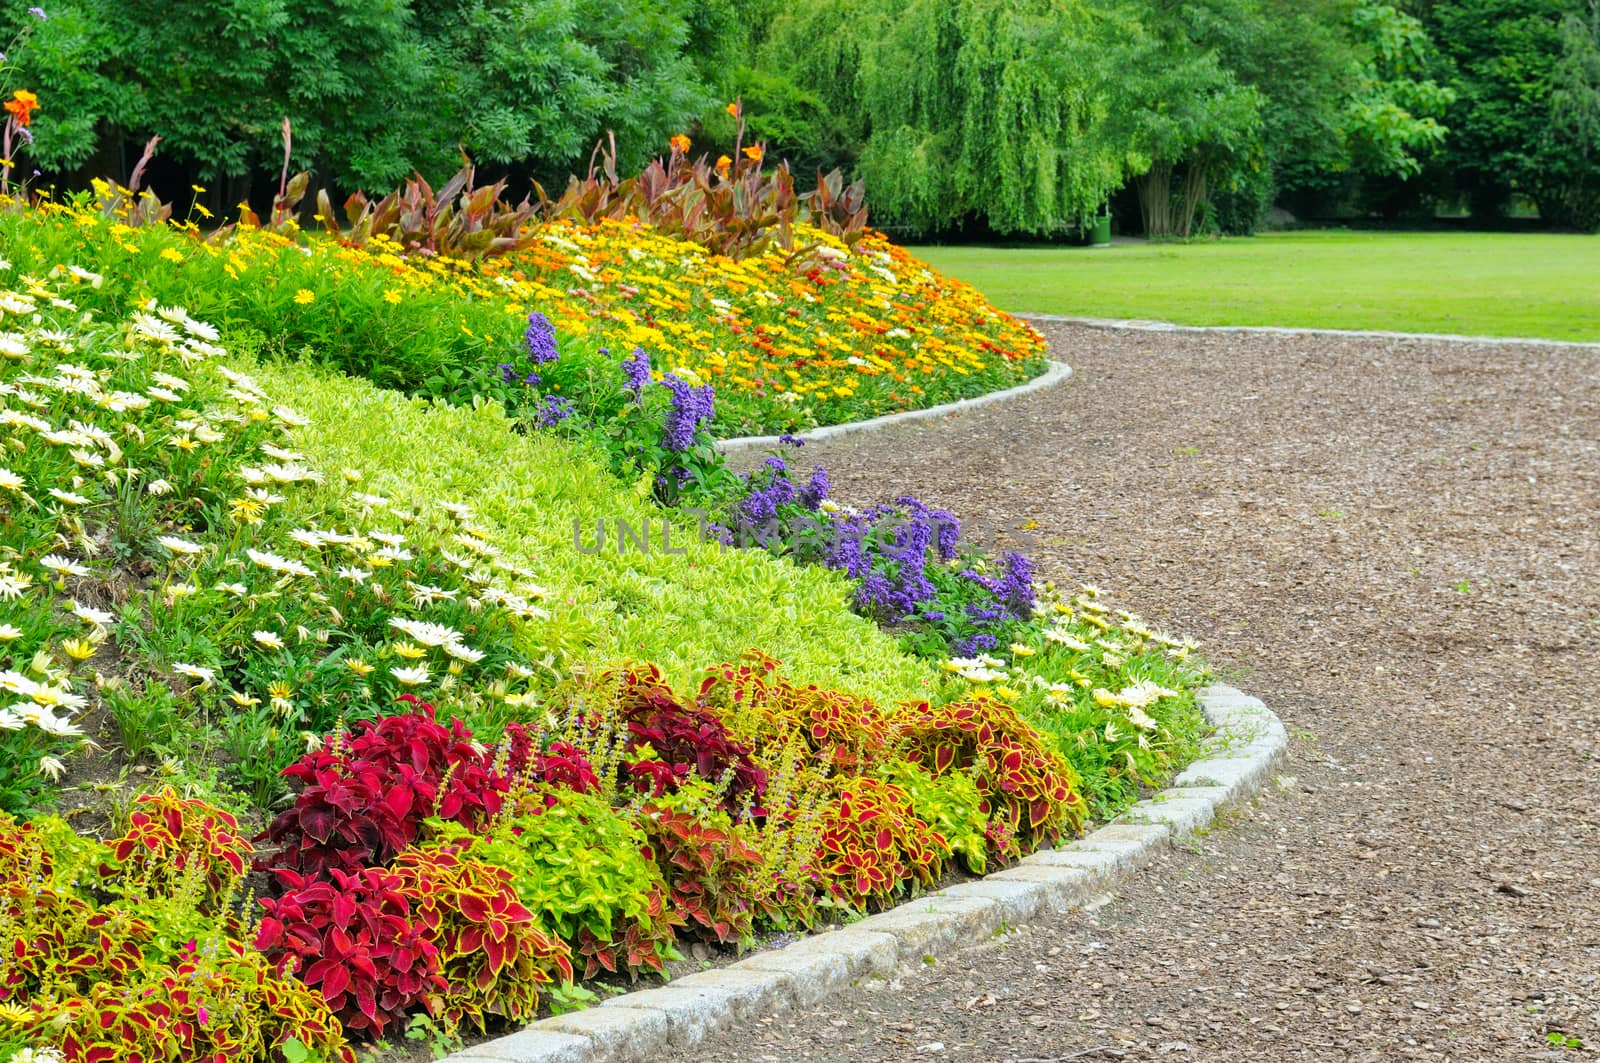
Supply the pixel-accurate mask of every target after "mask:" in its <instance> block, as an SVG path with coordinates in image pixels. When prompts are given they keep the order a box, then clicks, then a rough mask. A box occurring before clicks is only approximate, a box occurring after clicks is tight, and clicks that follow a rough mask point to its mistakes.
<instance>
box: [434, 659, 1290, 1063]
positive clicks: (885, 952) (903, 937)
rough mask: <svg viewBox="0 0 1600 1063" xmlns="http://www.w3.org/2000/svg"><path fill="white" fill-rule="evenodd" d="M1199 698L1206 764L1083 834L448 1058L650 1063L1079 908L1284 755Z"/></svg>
mask: <svg viewBox="0 0 1600 1063" xmlns="http://www.w3.org/2000/svg"><path fill="white" fill-rule="evenodd" d="M1198 700H1199V703H1200V708H1201V711H1202V712H1204V713H1205V716H1206V719H1207V720H1209V721H1210V722H1211V723H1212V724H1213V725H1214V726H1215V727H1216V733H1215V734H1213V735H1212V736H1211V737H1210V738H1209V739H1208V740H1207V742H1206V745H1205V747H1204V749H1203V750H1202V751H1201V758H1200V759H1199V760H1196V761H1195V762H1194V763H1192V764H1190V765H1189V766H1188V768H1186V769H1185V770H1184V771H1183V772H1182V773H1181V774H1180V775H1178V776H1177V777H1176V778H1175V779H1173V781H1172V785H1171V786H1170V787H1168V788H1167V789H1165V790H1163V791H1161V792H1160V793H1158V794H1156V795H1155V796H1154V797H1152V798H1150V799H1149V800H1146V801H1140V802H1139V803H1138V804H1136V805H1134V806H1133V807H1132V808H1130V809H1128V810H1127V811H1126V812H1124V813H1123V814H1122V815H1120V816H1118V817H1117V818H1116V819H1115V820H1113V821H1112V822H1111V823H1109V824H1107V825H1106V826H1104V827H1101V828H1100V829H1099V830H1097V831H1095V832H1094V833H1092V834H1089V835H1086V836H1085V837H1083V838H1080V839H1078V840H1077V841H1075V842H1072V843H1071V844H1069V845H1066V846H1063V847H1062V848H1060V849H1045V850H1040V851H1039V852H1036V853H1033V854H1032V855H1030V856H1026V857H1023V859H1022V860H1021V861H1019V862H1018V864H1017V865H1016V866H1015V867H1011V868H1008V869H1006V870H1004V871H997V872H995V873H994V874H992V875H989V876H987V877H985V878H982V879H977V880H974V881H972V882H963V883H961V884H959V885H956V886H950V887H947V888H945V889H942V890H939V891H938V892H936V893H928V894H924V895H923V896H920V897H917V898H916V899H914V900H910V901H907V902H906V903H904V904H902V905H900V906H899V907H897V908H893V909H890V910H889V911H887V912H883V913H881V914H879V915H874V916H869V917H868V918H866V919H862V920H860V921H859V922H855V923H851V924H850V925H849V926H846V927H843V928H841V929H837V930H828V931H823V932H821V933H818V934H814V935H812V936H810V937H805V938H801V939H800V940H799V941H796V942H794V943H793V944H791V945H789V946H787V947H786V948H782V949H774V950H770V951H767V952H758V953H756V954H754V955H752V956H749V957H747V958H745V959H743V960H740V961H739V962H738V963H734V964H730V965H728V966H726V967H717V968H713V969H711V970H708V971H701V972H699V973H696V974H691V975H686V976H685V977H683V978H677V979H674V980H673V981H671V982H669V983H667V984H666V985H664V986H661V987H659V988H655V989H644V990H640V991H638V992H634V993H624V994H622V995H620V996H616V997H612V998H611V999H609V1000H607V1001H605V1002H604V1003H602V1004H600V1005H599V1006H598V1007H593V1008H589V1009H587V1010H585V1011H579V1012H573V1013H571V1014H568V1015H559V1016H556V1017H555V1018H551V1019H545V1020H543V1021H541V1022H536V1023H534V1024H533V1025H531V1026H529V1027H527V1028H526V1029H523V1030H519V1031H517V1032H516V1033H513V1034H510V1035H508V1036H506V1037H501V1038H499V1039H497V1040H494V1041H487V1042H485V1043H484V1044H481V1045H474V1046H472V1047H471V1048H467V1049H464V1050H463V1051H460V1052H457V1053H456V1054H455V1055H452V1056H449V1057H448V1058H447V1059H446V1061H445V1063H629V1061H633V1060H650V1059H658V1058H660V1057H662V1056H663V1055H666V1054H669V1053H672V1052H676V1051H681V1050H683V1049H686V1048H690V1047H692V1046H694V1045H696V1044H698V1043H699V1042H701V1041H703V1040H704V1039H705V1038H706V1037H707V1036H709V1035H711V1034H713V1033H716V1032H717V1031H719V1030H721V1029H723V1028H725V1027H728V1026H731V1025H734V1024H737V1023H744V1022H749V1021H750V1020H752V1019H754V1018H757V1017H766V1016H769V1015H773V1014H776V1013H779V1012H783V1011H786V1010H791V1009H799V1008H809V1007H812V1006H814V1005H815V1004H817V1003H818V1002H820V1001H822V1000H824V999H826V998H828V997H830V996H833V995H834V994H836V993H840V992H843V991H845V990H847V989H849V988H850V986H851V985H853V984H854V983H856V982H857V981H860V980H861V979H864V978H870V977H885V976H889V975H892V974H893V973H894V972H895V971H896V970H901V969H905V968H909V967H913V966H915V965H918V964H920V963H922V962H923V961H924V960H925V959H926V958H928V957H932V956H937V955H938V954H940V953H948V952H951V951H954V950H955V949H957V948H960V947H961V946H963V945H968V944H972V943H974V942H977V941H981V940H983V939H984V938H986V937H989V936H991V935H993V934H995V933H997V932H999V931H1000V930H1001V929H1003V928H1004V927H1005V926H1015V925H1018V924H1022V923H1026V922H1029V921H1030V920H1033V919H1036V918H1039V917H1041V916H1045V915H1048V914H1050V913H1052V912H1062V911H1069V910H1071V909H1073V908H1076V907H1079V906H1081V905H1083V904H1085V903H1086V902H1088V901H1090V900H1093V899H1095V898H1096V897H1098V896H1100V895H1102V894H1103V893H1104V892H1105V891H1106V888H1107V887H1108V886H1109V885H1112V884H1113V883H1115V882H1116V881H1117V880H1118V879H1121V878H1123V877H1125V876H1127V875H1129V874H1131V873H1132V872H1134V871H1135V870H1137V869H1139V868H1141V867H1143V866H1144V865H1145V864H1147V863H1149V862H1150V861H1151V860H1152V859H1153V858H1154V857H1155V856H1156V854H1157V853H1158V852H1160V851H1161V850H1162V849H1164V848H1166V847H1167V846H1170V845H1172V844H1173V843H1174V842H1176V841H1178V840H1181V839H1183V838H1184V837H1186V836H1188V835H1192V834H1193V833H1194V832H1195V831H1197V830H1199V829H1200V828H1202V827H1204V826H1205V825H1206V824H1208V823H1210V822H1211V821H1212V819H1213V818H1215V816H1216V813H1217V809H1219V808H1221V807H1223V806H1225V805H1229V804H1234V803H1237V802H1239V801H1242V800H1244V799H1245V798H1247V797H1249V796H1250V795H1252V794H1254V793H1256V792H1257V791H1259V790H1260V789H1261V788H1262V787H1263V786H1265V785H1266V782H1267V779H1268V777H1269V776H1270V774H1271V772H1272V769H1273V767H1274V766H1275V765H1276V764H1277V763H1278V762H1279V760H1280V759H1281V758H1282V757H1283V755H1284V751H1285V750H1286V749H1287V747H1288V744H1289V739H1288V734H1287V733H1286V732H1285V731H1284V728H1283V723H1282V722H1281V721H1280V720H1279V719H1278V717H1277V716H1276V715H1274V714H1273V712H1272V711H1271V710H1270V709H1268V708H1267V707H1266V706H1265V705H1264V704H1262V703H1261V702H1260V701H1259V700H1258V699H1256V698H1252V697H1249V696H1247V695H1245V694H1244V693H1242V692H1241V691H1239V690H1236V689H1234V688H1233V687H1228V686H1222V685H1220V684H1219V685H1215V686H1210V687H1207V688H1206V689H1204V690H1202V691H1201V692H1200V694H1199V698H1198Z"/></svg>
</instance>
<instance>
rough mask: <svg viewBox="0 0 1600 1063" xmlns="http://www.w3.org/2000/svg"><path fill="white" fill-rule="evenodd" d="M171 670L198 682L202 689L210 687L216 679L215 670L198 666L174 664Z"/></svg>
mask: <svg viewBox="0 0 1600 1063" xmlns="http://www.w3.org/2000/svg"><path fill="white" fill-rule="evenodd" d="M172 670H173V671H174V672H177V673H178V674H179V675H182V676H188V677H189V678H190V679H198V680H200V685H201V686H203V687H206V686H210V685H211V684H212V683H213V682H214V681H215V680H216V678H217V670H216V669H215V668H203V667H201V666H200V665H198V664H174V665H173V666H172Z"/></svg>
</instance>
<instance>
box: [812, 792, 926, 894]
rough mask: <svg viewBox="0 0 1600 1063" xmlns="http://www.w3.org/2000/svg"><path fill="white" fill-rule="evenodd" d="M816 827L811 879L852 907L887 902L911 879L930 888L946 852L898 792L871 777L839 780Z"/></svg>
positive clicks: (906, 799) (909, 799)
mask: <svg viewBox="0 0 1600 1063" xmlns="http://www.w3.org/2000/svg"><path fill="white" fill-rule="evenodd" d="M821 827H822V834H821V839H820V841H821V844H820V847H819V853H818V857H817V866H816V877H817V879H818V881H819V882H821V884H822V885H823V886H824V887H825V888H826V889H827V890H828V891H829V892H830V893H832V894H833V895H834V896H835V897H838V898H839V899H840V900H842V901H845V902H847V903H849V904H852V905H854V906H856V907H865V906H866V905H867V904H868V903H869V902H872V901H878V902H886V901H888V900H890V899H891V898H892V897H893V896H894V894H895V893H897V892H898V891H899V889H900V887H901V885H902V884H904V883H905V882H906V881H908V880H911V879H915V880H916V881H918V882H920V883H922V884H923V885H932V884H933V882H934V879H935V878H936V877H937V876H938V873H939V858H940V854H941V853H945V852H948V851H949V846H948V845H946V844H945V841H944V839H943V838H941V837H940V836H939V835H938V833H937V832H936V831H934V830H933V828H932V827H930V826H928V825H927V824H926V823H924V822H923V821H922V820H921V819H919V818H918V817H917V814H916V812H915V811H914V810H913V809H912V807H911V798H910V796H909V795H908V794H907V793H906V792H905V791H904V790H902V789H900V787H898V786H895V785H894V784H893V783H886V782H881V781H879V780H877V779H872V778H858V779H849V780H846V781H843V782H842V784H841V785H840V787H839V791H838V794H837V795H836V796H835V797H834V798H833V800H831V801H829V802H828V803H827V804H826V805H824V806H823V808H822V812H821Z"/></svg>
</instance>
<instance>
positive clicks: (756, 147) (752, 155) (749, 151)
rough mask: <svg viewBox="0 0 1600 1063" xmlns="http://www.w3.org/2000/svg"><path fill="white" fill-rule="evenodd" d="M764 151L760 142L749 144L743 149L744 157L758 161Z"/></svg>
mask: <svg viewBox="0 0 1600 1063" xmlns="http://www.w3.org/2000/svg"><path fill="white" fill-rule="evenodd" d="M766 153H767V152H766V149H764V148H762V146H761V145H760V144H751V145H750V146H749V147H748V148H745V149H744V157H745V158H747V159H749V160H750V161H751V162H760V161H761V158H762V156H764V155H765V154H766Z"/></svg>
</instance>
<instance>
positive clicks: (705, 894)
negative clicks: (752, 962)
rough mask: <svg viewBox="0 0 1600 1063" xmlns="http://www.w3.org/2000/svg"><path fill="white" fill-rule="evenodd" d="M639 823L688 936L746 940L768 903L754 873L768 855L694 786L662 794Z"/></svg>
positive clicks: (682, 932)
mask: <svg viewBox="0 0 1600 1063" xmlns="http://www.w3.org/2000/svg"><path fill="white" fill-rule="evenodd" d="M638 822H639V827H640V829H641V830H643V831H644V834H645V837H646V838H647V839H648V840H649V843H650V848H651V850H652V851H653V852H654V853H655V856H656V863H657V866H658V867H660V868H661V874H662V876H663V877H664V878H665V879H666V881H667V884H668V888H669V892H668V900H669V901H670V902H671V907H672V909H673V910H674V911H676V912H678V913H679V914H680V915H682V916H683V918H684V921H685V925H684V927H683V929H681V930H680V931H679V935H680V936H683V937H692V938H703V939H706V940H709V941H715V942H717V943H718V944H724V945H725V944H729V943H741V944H743V943H746V942H748V941H750V939H751V938H752V936H753V934H754V927H755V920H756V917H757V916H758V915H760V914H763V910H764V906H763V904H762V899H761V898H760V896H759V895H758V891H757V888H756V883H755V876H756V874H757V873H758V872H759V871H760V870H761V867H762V864H763V860H762V857H761V853H760V852H759V851H757V850H756V849H755V848H754V847H753V846H751V844H750V843H749V841H748V839H747V838H746V836H745V834H744V832H743V830H742V829H741V828H740V827H738V826H735V825H734V823H733V821H732V820H731V819H730V818H729V816H728V814H727V813H726V812H725V811H723V810H721V809H720V808H717V807H716V806H715V804H714V803H713V802H712V801H711V800H710V795H709V794H696V793H695V792H694V791H693V790H689V791H680V792H679V793H678V794H675V795H670V796H664V797H659V798H657V799H656V800H653V801H651V802H649V803H647V804H646V805H645V806H644V807H643V808H642V809H641V810H640V812H639V820H638Z"/></svg>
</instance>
